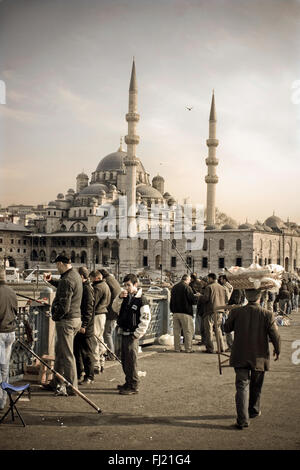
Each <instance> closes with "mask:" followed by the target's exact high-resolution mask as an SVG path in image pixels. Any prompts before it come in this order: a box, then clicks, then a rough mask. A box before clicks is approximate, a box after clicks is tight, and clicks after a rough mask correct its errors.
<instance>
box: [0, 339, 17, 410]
mask: <svg viewBox="0 0 300 470" xmlns="http://www.w3.org/2000/svg"><path fill="white" fill-rule="evenodd" d="M14 341H15V332H14V331H13V332H11V333H0V383H1V382H7V381H8V378H9V361H10V355H11V347H12V345H13V342H14ZM6 399H7V393H6V392H4V391H3V390H2V388H0V409H3V408H4V406H5V404H6Z"/></svg>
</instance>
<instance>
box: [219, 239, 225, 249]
mask: <svg viewBox="0 0 300 470" xmlns="http://www.w3.org/2000/svg"><path fill="white" fill-rule="evenodd" d="M224 248H225V242H224V240H223V238H221V240H220V241H219V250H221V251H223V250H224Z"/></svg>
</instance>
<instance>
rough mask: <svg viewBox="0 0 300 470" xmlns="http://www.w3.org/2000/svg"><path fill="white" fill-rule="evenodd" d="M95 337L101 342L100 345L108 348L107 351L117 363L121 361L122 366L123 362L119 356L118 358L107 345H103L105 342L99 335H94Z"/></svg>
mask: <svg viewBox="0 0 300 470" xmlns="http://www.w3.org/2000/svg"><path fill="white" fill-rule="evenodd" d="M94 336H95V338H96V339H97V340H98V341H99V343H101V344H102V345H103V346H104V347H105V348H106V350H107V351H108V352H109V353H110V354H111V355H112V356H113V357H114V358H115V359H116V360H117V361H119V363H120V364H122V362H121V361H120V359H119V358H118V356H116V355H115V353H113V352H112V350H111V349H109V348H108V347H107V346H106V344H105V343H103V341H101V339H100V338H98V336H97V335H94Z"/></svg>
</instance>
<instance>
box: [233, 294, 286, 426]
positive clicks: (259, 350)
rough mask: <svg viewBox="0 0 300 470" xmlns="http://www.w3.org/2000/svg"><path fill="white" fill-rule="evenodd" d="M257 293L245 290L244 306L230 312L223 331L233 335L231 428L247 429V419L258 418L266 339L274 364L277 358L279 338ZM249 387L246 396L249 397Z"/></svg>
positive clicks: (267, 354) (267, 355) (266, 365)
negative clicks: (233, 415)
mask: <svg viewBox="0 0 300 470" xmlns="http://www.w3.org/2000/svg"><path fill="white" fill-rule="evenodd" d="M260 296H261V292H260V291H258V290H254V289H253V290H252V289H251V290H246V297H247V300H248V304H247V305H245V306H244V307H237V308H234V309H232V310H231V312H230V314H229V317H228V319H227V320H226V323H225V331H226V332H228V333H229V332H230V331H234V342H233V345H232V351H231V356H230V365H231V366H232V367H234V369H235V374H236V382H235V384H236V396H235V401H236V411H237V422H236V424H235V426H236V427H237V428H238V429H243V428H246V427H248V426H249V418H255V417H256V416H260V415H261V410H260V396H261V390H262V385H263V381H264V374H265V371H266V370H269V366H270V352H269V339H270V340H271V342H272V343H273V346H274V352H273V355H274V356H275V361H277V360H278V359H279V354H280V336H279V333H278V328H277V325H276V322H275V319H274V314H273V312H270V311H269V310H266V309H264V308H262V307H260V305H259V304H260ZM249 387H250V393H249Z"/></svg>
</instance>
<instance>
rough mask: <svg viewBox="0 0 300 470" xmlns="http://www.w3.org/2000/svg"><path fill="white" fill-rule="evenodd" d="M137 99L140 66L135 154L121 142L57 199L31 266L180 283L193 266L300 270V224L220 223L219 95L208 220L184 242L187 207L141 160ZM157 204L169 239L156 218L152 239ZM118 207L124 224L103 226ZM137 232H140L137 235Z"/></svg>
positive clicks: (132, 119) (35, 238)
mask: <svg viewBox="0 0 300 470" xmlns="http://www.w3.org/2000/svg"><path fill="white" fill-rule="evenodd" d="M137 95H138V89H137V79H136V70H135V63H134V61H133V65H132V71H131V79H130V86H129V109H128V113H127V114H126V121H127V122H128V135H127V136H126V137H125V143H126V145H127V150H124V148H123V143H122V139H121V142H120V146H119V148H118V150H117V151H116V152H113V153H110V154H109V155H107V156H105V157H104V158H102V159H101V160H100V162H99V164H98V166H97V168H96V169H95V171H94V172H93V173H92V175H91V177H90V178H89V176H88V175H87V174H85V173H83V172H82V173H80V174H79V175H78V176H77V178H76V190H74V189H69V190H68V191H67V193H66V194H65V195H64V194H63V193H60V194H58V195H57V198H56V200H55V201H51V202H49V204H48V207H47V212H46V216H45V217H44V218H42V219H40V220H36V221H35V229H34V233H33V234H32V236H31V264H34V263H35V264H37V262H38V263H39V264H40V265H43V264H44V265H49V263H50V262H51V260H53V259H55V257H56V255H57V254H58V253H63V252H64V253H65V254H67V255H69V256H70V258H71V260H72V263H73V264H74V265H75V266H76V265H79V264H85V265H87V266H88V268H90V269H95V268H98V267H100V266H101V267H102V266H106V267H107V268H108V269H109V270H111V272H113V273H114V274H115V275H116V276H118V277H121V276H122V275H123V274H125V273H126V272H129V271H133V272H138V273H140V274H142V275H144V276H150V277H152V278H157V277H160V276H161V277H164V276H165V275H171V274H173V275H174V278H176V275H177V276H179V275H181V274H183V273H184V272H186V271H187V269H188V267H190V268H191V269H192V270H193V271H196V272H197V273H198V274H199V275H206V274H207V273H208V272H209V271H212V272H217V273H218V272H221V271H222V270H223V269H224V268H229V267H230V266H245V267H247V266H249V265H250V264H251V263H254V262H255V263H258V264H260V265H262V266H263V265H265V264H269V263H277V264H281V265H283V266H284V267H285V269H286V271H289V272H295V273H296V272H297V271H298V270H299V268H300V227H299V226H297V224H294V223H291V222H289V221H288V222H283V221H282V220H281V219H280V218H279V217H276V216H275V215H274V214H273V215H272V216H271V217H268V218H267V219H266V220H265V222H264V223H263V224H261V225H251V224H249V223H244V224H242V225H239V226H237V224H234V223H232V224H225V225H222V224H221V223H220V221H219V220H216V207H215V206H216V186H217V183H218V176H217V174H216V170H217V165H218V159H217V158H216V149H217V146H218V140H217V139H216V122H217V119H216V106H215V97H214V93H213V96H212V101H211V108H210V115H209V137H208V139H207V141H206V143H207V146H208V158H206V165H207V167H208V172H207V176H206V177H205V182H206V184H207V199H206V220H204V221H203V223H204V225H202V227H200V228H199V226H196V223H195V215H194V216H193V218H192V221H191V226H190V235H188V236H185V237H183V236H182V230H180V229H178V227H177V226H176V220H177V222H178V220H179V219H178V216H177V218H176V213H177V212H178V208H180V205H179V204H178V202H176V198H175V197H174V196H172V195H171V194H169V193H168V192H166V191H165V180H164V178H163V177H162V176H160V175H157V176H154V178H152V181H150V175H149V173H148V172H147V171H146V169H145V168H144V166H143V163H142V161H141V160H140V158H138V157H137V156H136V148H137V145H138V144H139V139H140V138H139V136H138V135H137V125H138V122H139V118H140V116H139V114H138V102H137ZM125 196H126V198H127V199H126V200H127V204H128V213H127V214H128V216H127V221H128V233H127V234H125V236H124V234H123V236H122V234H121V230H122V227H120V219H121V218H122V217H123V218H124V211H123V212H122V210H121V208H120V201H121V200H123V199H124V197H125ZM122 198H123V199H122ZM153 205H159V206H160V207H164V208H166V209H167V210H168V214H169V215H168V217H170V219H169V220H170V224H169V227H170V229H169V232H165V235H166V233H167V236H165V237H162V236H160V235H161V233H162V230H164V227H165V225H164V221H163V220H164V219H163V218H162V217H161V216H157V217H154V220H155V224H156V226H157V227H158V236H157V237H153V236H152V237H149V236H147V235H148V234H149V233H150V232H149V231H150V228H151V227H150V225H151V224H149V217H148V216H149V213H150V210H151V207H153ZM110 207H113V208H114V209H115V211H116V213H117V214H118V221H119V222H118V223H119V225H117V226H116V227H115V228H113V229H111V227H109V224H106V225H105V224H104V223H103V224H102V225H101V221H103V220H104V219H105V217H107V216H108V212H109V208H110ZM140 207H143V208H144V211H143V217H142V218H141V217H140V218H139V221H141V220H143V221H144V222H145V223H144V224H139V223H136V221H137V218H138V216H140V215H141V214H140V213H139V211H140V209H139V208H140ZM101 208H102V209H101ZM103 208H104V209H103ZM105 208H107V210H105ZM100 209H101V210H100ZM125 215H126V214H125ZM99 222H100V230H99ZM152 222H153V221H152ZM133 226H134V227H135V230H136V234H135V236H129V235H131V234H130V230H131V228H132V227H133ZM101 227H102V228H101ZM130 227H131V228H130ZM203 229H204V239H203V243H202V244H201V246H200V247H199V248H198V249H196V250H193V249H191V248H192V246H191V239H192V237H193V236H194V235H195V234H196V233H198V234H199V233H200V232H201V231H202V233H203Z"/></svg>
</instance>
